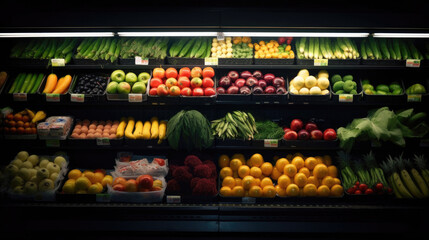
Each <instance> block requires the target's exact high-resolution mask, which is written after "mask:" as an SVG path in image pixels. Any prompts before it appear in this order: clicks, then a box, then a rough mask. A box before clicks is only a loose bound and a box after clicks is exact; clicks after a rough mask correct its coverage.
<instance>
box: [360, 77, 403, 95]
mask: <svg viewBox="0 0 429 240" xmlns="http://www.w3.org/2000/svg"><path fill="white" fill-rule="evenodd" d="M362 89H363V91H364V92H365V94H367V95H401V94H403V89H402V86H401V84H400V83H399V82H396V81H393V82H391V83H390V84H389V85H387V84H378V85H377V86H375V88H374V85H372V84H371V82H370V80H368V79H364V80H362Z"/></svg>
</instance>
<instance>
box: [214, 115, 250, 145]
mask: <svg viewBox="0 0 429 240" xmlns="http://www.w3.org/2000/svg"><path fill="white" fill-rule="evenodd" d="M211 129H212V131H213V136H216V137H218V138H220V139H222V140H225V139H243V140H251V139H253V138H254V134H255V133H258V131H257V129H256V125H255V118H254V117H253V115H252V114H251V113H249V112H247V113H246V112H241V111H234V112H232V113H227V114H226V115H225V117H223V118H220V119H217V120H213V121H211Z"/></svg>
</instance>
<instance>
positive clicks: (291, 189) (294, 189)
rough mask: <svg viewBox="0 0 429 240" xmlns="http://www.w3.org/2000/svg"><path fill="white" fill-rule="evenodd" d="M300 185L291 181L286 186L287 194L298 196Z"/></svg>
mask: <svg viewBox="0 0 429 240" xmlns="http://www.w3.org/2000/svg"><path fill="white" fill-rule="evenodd" d="M299 192H300V191H299V187H298V185H296V184H294V183H291V184H289V185H288V186H287V188H286V195H287V196H290V197H296V196H298V195H299Z"/></svg>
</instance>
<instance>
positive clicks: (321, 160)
mask: <svg viewBox="0 0 429 240" xmlns="http://www.w3.org/2000/svg"><path fill="white" fill-rule="evenodd" d="M314 158H315V159H316V160H317V164H319V163H323V157H321V156H315V157H314Z"/></svg>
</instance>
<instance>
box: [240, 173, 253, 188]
mask: <svg viewBox="0 0 429 240" xmlns="http://www.w3.org/2000/svg"><path fill="white" fill-rule="evenodd" d="M241 183H242V184H243V188H244V190H249V189H250V188H251V187H252V186H254V185H255V178H254V177H252V176H245V177H244V178H243V180H242V181H241Z"/></svg>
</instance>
